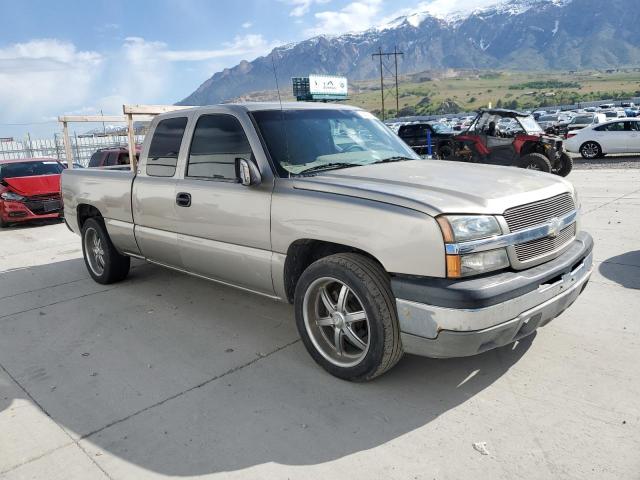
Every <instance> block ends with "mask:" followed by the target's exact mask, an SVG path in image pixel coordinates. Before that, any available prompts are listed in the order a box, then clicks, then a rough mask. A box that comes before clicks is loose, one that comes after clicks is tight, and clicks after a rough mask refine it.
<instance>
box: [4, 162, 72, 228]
mask: <svg viewBox="0 0 640 480" xmlns="http://www.w3.org/2000/svg"><path fill="white" fill-rule="evenodd" d="M63 169H64V167H63V166H62V164H61V163H60V162H58V160H56V159H49V158H20V159H15V160H0V228H2V227H6V226H7V225H8V224H10V223H18V222H26V221H30V220H40V219H46V218H59V217H60V216H61V215H62V196H61V194H60V174H61V173H62V170H63Z"/></svg>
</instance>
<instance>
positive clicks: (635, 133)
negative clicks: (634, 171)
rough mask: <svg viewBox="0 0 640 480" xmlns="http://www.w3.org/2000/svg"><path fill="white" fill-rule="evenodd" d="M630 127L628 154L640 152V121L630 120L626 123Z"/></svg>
mask: <svg viewBox="0 0 640 480" xmlns="http://www.w3.org/2000/svg"><path fill="white" fill-rule="evenodd" d="M626 123H627V124H628V126H629V143H628V145H627V152H628V153H639V152H640V120H629V121H628V122H626Z"/></svg>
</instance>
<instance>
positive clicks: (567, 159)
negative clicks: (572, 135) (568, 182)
mask: <svg viewBox="0 0 640 480" xmlns="http://www.w3.org/2000/svg"><path fill="white" fill-rule="evenodd" d="M571 170H573V158H571V156H570V155H569V154H568V153H563V154H561V155H560V167H559V168H558V171H557V172H556V173H557V174H558V175H560V176H561V177H566V176H567V175H569V174H570V173H571Z"/></svg>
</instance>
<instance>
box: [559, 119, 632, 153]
mask: <svg viewBox="0 0 640 480" xmlns="http://www.w3.org/2000/svg"><path fill="white" fill-rule="evenodd" d="M565 146H566V149H567V151H569V152H575V153H580V154H581V155H582V157H583V158H586V159H593V158H600V157H603V156H605V155H606V154H608V153H640V119H635V118H633V119H626V120H614V121H609V122H606V123H603V124H601V125H594V126H591V127H587V128H583V129H582V130H576V131H575V132H572V133H570V134H569V136H568V138H567V140H566V142H565Z"/></svg>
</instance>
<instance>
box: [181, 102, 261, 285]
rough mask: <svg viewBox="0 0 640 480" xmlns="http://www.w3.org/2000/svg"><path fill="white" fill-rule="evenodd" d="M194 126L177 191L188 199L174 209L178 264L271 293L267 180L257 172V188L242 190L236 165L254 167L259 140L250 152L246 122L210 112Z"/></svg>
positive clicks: (213, 277)
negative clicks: (247, 163)
mask: <svg viewBox="0 0 640 480" xmlns="http://www.w3.org/2000/svg"><path fill="white" fill-rule="evenodd" d="M241 121H244V126H243V124H242V122H241ZM194 125H195V126H194V127H193V133H192V135H191V141H190V146H189V149H188V152H187V155H186V165H185V166H184V167H183V168H182V169H181V176H182V178H180V179H179V180H178V181H177V189H176V195H178V196H181V197H182V198H185V199H188V200H189V201H188V202H186V201H185V202H184V203H183V204H182V205H181V206H177V207H176V215H177V229H178V230H177V231H178V232H180V233H179V234H178V243H179V245H180V254H181V261H182V264H183V266H184V268H185V269H186V270H188V271H189V272H192V273H196V274H199V275H202V276H204V277H207V278H211V279H215V280H218V281H221V282H225V283H228V284H232V285H235V286H239V287H243V288H247V289H250V290H253V291H257V292H261V293H265V294H273V291H274V290H273V282H272V280H271V237H270V213H271V192H272V188H273V181H272V177H270V172H267V171H265V169H264V168H261V170H262V176H263V179H262V183H261V184H260V185H254V186H244V185H242V184H241V183H239V181H238V174H237V172H236V166H235V164H236V159H239V158H243V159H246V160H249V161H252V162H255V163H256V164H257V165H259V162H257V161H256V158H255V155H254V152H255V151H260V152H261V147H260V144H259V140H258V138H257V137H256V136H255V134H253V137H252V138H253V142H254V145H253V148H252V145H251V143H250V141H249V138H248V136H247V133H246V132H247V131H249V132H253V129H252V127H251V124H250V120H249V118H248V117H246V116H241V115H240V116H238V117H236V116H235V115H232V114H230V113H226V112H225V113H222V112H220V113H216V112H215V110H214V111H212V112H210V113H200V114H199V116H198V117H196V118H194ZM259 168H260V167H259Z"/></svg>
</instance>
